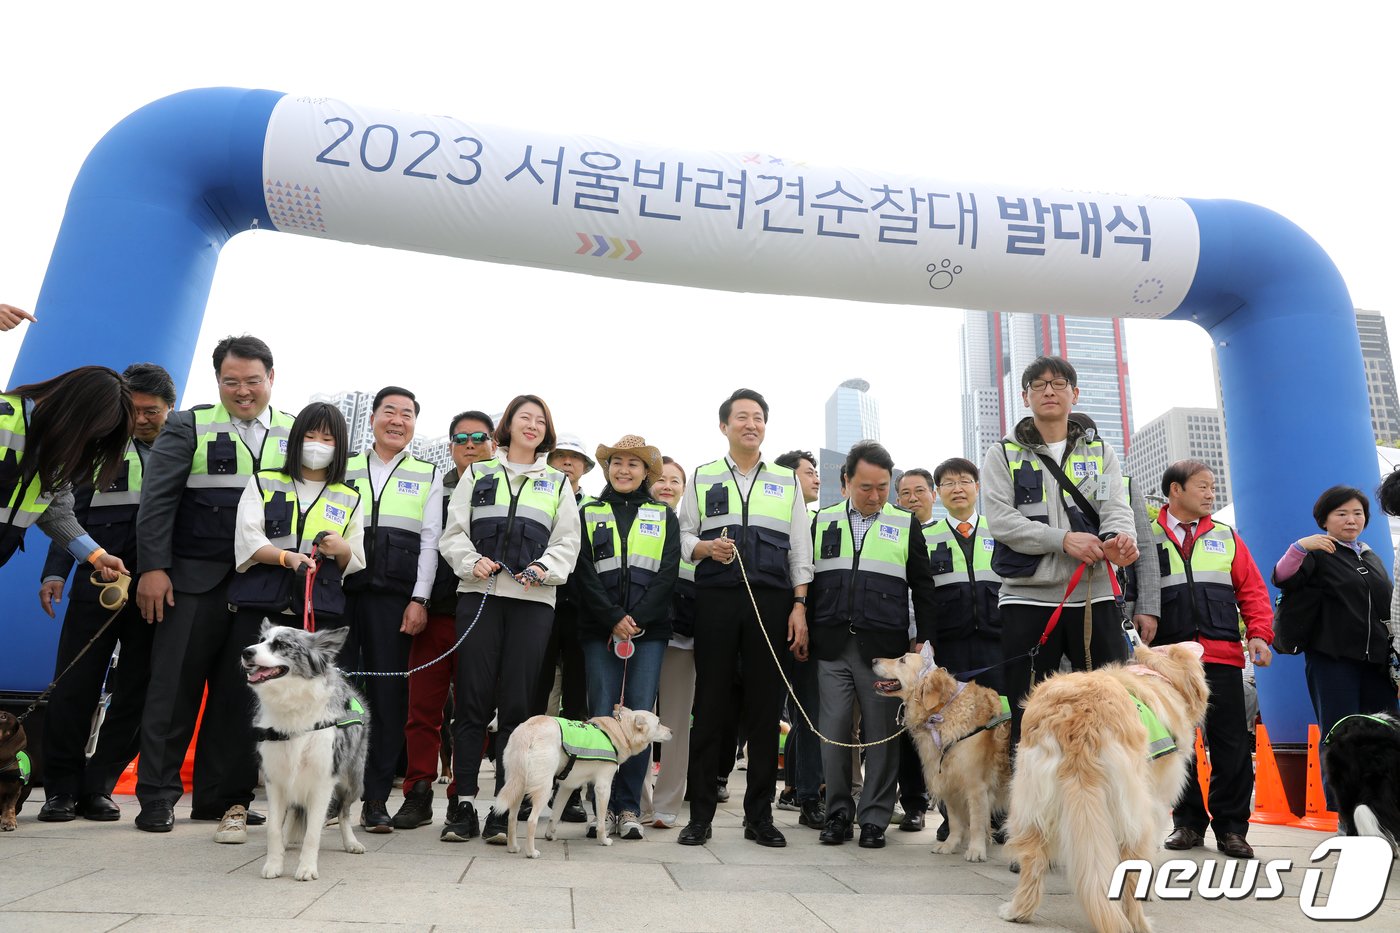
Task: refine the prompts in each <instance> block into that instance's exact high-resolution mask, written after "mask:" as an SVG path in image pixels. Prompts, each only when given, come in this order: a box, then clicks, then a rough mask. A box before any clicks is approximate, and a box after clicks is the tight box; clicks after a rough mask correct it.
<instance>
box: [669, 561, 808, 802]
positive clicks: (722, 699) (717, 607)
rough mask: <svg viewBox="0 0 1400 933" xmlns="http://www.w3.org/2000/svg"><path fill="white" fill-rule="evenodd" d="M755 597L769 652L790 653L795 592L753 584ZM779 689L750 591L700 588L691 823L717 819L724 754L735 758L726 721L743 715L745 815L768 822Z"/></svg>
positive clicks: (773, 783) (775, 761) (774, 770)
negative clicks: (739, 692) (737, 681)
mask: <svg viewBox="0 0 1400 933" xmlns="http://www.w3.org/2000/svg"><path fill="white" fill-rule="evenodd" d="M754 597H755V599H756V600H757V602H758V609H759V613H760V615H761V618H762V621H763V629H764V630H765V631H766V632H767V633H768V637H769V638H770V639H771V640H772V642H773V647H774V649H775V650H777V651H778V652H784V651H787V650H788V649H787V619H788V613H789V612H790V611H791V609H792V593H791V592H790V591H789V590H786V589H776V588H773V587H757V586H756V587H754ZM741 662H742V666H741V667H740V664H741ZM736 668H738V669H739V670H740V671H741V674H742V677H743V683H744V702H743V708H742V710H740V709H738V708H737V706H736V704H735V695H734V686H733V685H734V677H735V671H736ZM782 692H783V681H782V678H781V677H780V676H779V674H778V668H777V666H776V665H775V664H774V663H773V657H772V655H771V654H770V653H769V650H768V645H767V643H765V641H764V639H763V634H762V632H760V631H759V628H758V625H757V624H755V621H754V614H753V605H752V604H751V603H750V602H749V595H748V592H747V590H745V589H744V588H743V587H742V586H740V587H725V588H722V589H721V588H713V587H706V588H701V589H700V590H699V591H698V593H697V594H696V607H695V726H694V728H693V729H692V730H691V733H690V774H689V778H688V783H689V788H690V818H691V819H692V820H694V821H697V822H701V823H708V822H710V821H712V820H713V819H714V815H715V807H716V806H717V804H718V802H719V801H718V797H717V795H716V790H717V786H716V785H717V781H718V779H719V775H720V773H721V759H722V757H723V756H728V757H729V758H730V760H731V764H732V759H733V757H734V744H733V740H732V739H731V738H729V736H732V735H733V732H732V731H731V730H730V729H729V728H728V726H729V725H730V724H731V723H733V722H734V721H735V720H736V719H737V718H739V717H740V715H741V714H742V718H743V727H742V729H741V732H742V734H743V735H745V736H746V737H747V739H748V743H749V754H748V769H749V773H748V790H747V791H746V792H745V793H744V816H745V818H746V819H748V820H749V821H750V822H762V821H764V820H770V819H772V817H773V791H774V790H775V789H776V787H777V781H778V710H779V707H780V705H781V702H782Z"/></svg>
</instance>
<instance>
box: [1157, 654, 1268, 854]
mask: <svg viewBox="0 0 1400 933" xmlns="http://www.w3.org/2000/svg"><path fill="white" fill-rule="evenodd" d="M1205 668H1206V684H1207V685H1208V686H1209V687H1210V706H1209V707H1207V708H1206V728H1205V733H1206V744H1207V745H1209V746H1210V800H1209V801H1206V800H1205V799H1204V797H1203V795H1202V794H1201V782H1200V779H1199V778H1198V777H1197V775H1196V766H1195V764H1194V763H1192V764H1190V765H1189V766H1188V767H1187V769H1186V773H1187V774H1188V775H1189V780H1188V781H1187V783H1186V789H1185V790H1183V791H1182V792H1181V799H1180V800H1178V801H1177V802H1176V807H1175V808H1174V809H1173V811H1172V824H1173V825H1174V826H1176V827H1177V828H1181V827H1185V828H1187V829H1194V830H1195V831H1196V832H1198V833H1203V832H1205V831H1206V823H1207V822H1209V823H1210V826H1211V829H1213V830H1214V831H1215V838H1216V839H1219V838H1220V836H1221V835H1222V834H1224V833H1239V834H1240V835H1241V836H1243V835H1246V834H1247V833H1248V832H1249V799H1250V796H1251V795H1252V794H1253V793H1254V766H1253V763H1252V762H1251V761H1250V757H1249V752H1250V747H1249V746H1250V744H1251V737H1250V734H1249V727H1248V725H1247V724H1246V723H1245V720H1244V670H1243V669H1242V668H1238V667H1234V666H1232V665H1229V664H1211V663H1209V662H1207V663H1206V665H1205ZM1194 741H1195V734H1194V733H1192V735H1190V736H1189V737H1187V739H1186V742H1187V745H1186V746H1184V747H1179V748H1177V750H1176V751H1175V752H1173V754H1178V755H1188V756H1191V757H1193V758H1194V756H1195V751H1194V750H1193V749H1192V748H1191V747H1190V746H1191V743H1193V742H1194ZM1207 811H1209V812H1207Z"/></svg>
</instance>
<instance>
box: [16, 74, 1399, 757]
mask: <svg viewBox="0 0 1400 933" xmlns="http://www.w3.org/2000/svg"><path fill="white" fill-rule="evenodd" d="M252 228H261V229H275V230H281V231H284V232H288V233H300V234H303V235H309V236H317V237H326V238H331V239H337V240H346V241H352V242H358V243H367V244H373V245H379V246H387V247H395V248H401V249H410V250H418V251H426V252H435V253H442V254H446V255H453V256H461V257H465V258H469V259H481V260H489V261H493V262H509V263H519V264H523V265H532V266H542V267H546V268H552V269H561V270H566V271H572V272H585V273H590V274H593V275H607V276H614V277H618V278H630V279H639V280H644V281H652V282H663V283H673V284H681V285H692V286H701V287H706V288H717V289H728V290H734V291H756V292H768V293H786V294H801V295H816V296H826V297H837V298H847V299H852V300H858V301H878V302H892V303H900V304H915V305H939V306H950V307H958V308H981V309H987V310H997V311H1038V312H1052V313H1074V314H1091V315H1102V316H1115V317H1141V318H1154V319H1174V320H1192V321H1195V322H1197V323H1198V324H1200V325H1201V326H1202V327H1204V328H1205V329H1206V330H1207V331H1209V333H1210V335H1211V337H1212V339H1213V340H1214V342H1215V345H1216V347H1217V349H1218V351H1219V357H1220V370H1221V379H1222V382H1223V390H1224V401H1225V415H1226V420H1227V423H1228V426H1229V427H1228V432H1229V442H1230V450H1231V460H1232V465H1233V471H1234V488H1235V489H1236V490H1238V500H1239V501H1238V512H1239V522H1240V524H1241V525H1242V526H1243V527H1244V528H1245V529H1246V530H1247V532H1248V540H1249V542H1250V544H1251V545H1252V548H1253V550H1254V551H1255V553H1256V554H1257V555H1258V557H1259V560H1260V561H1261V562H1262V563H1264V564H1265V566H1266V567H1267V564H1268V562H1269V561H1271V560H1272V559H1273V558H1274V557H1275V556H1276V555H1278V554H1281V553H1282V551H1283V549H1284V547H1285V546H1286V543H1287V542H1288V541H1289V540H1291V539H1293V538H1295V537H1296V536H1297V535H1298V534H1300V532H1302V531H1305V530H1307V528H1308V520H1309V515H1310V513H1311V504H1312V501H1313V499H1314V498H1315V497H1316V495H1317V494H1318V492H1319V491H1320V490H1321V489H1322V488H1324V487H1326V486H1328V485H1331V484H1333V483H1337V482H1346V483H1352V484H1355V485H1357V486H1359V487H1361V488H1363V489H1370V488H1372V487H1374V486H1375V483H1376V479H1377V470H1376V457H1375V448H1374V441H1373V438H1372V434H1371V425H1370V419H1369V417H1368V412H1369V406H1368V401H1367V393H1366V386H1365V382H1364V377H1363V370H1362V363H1361V352H1360V346H1359V342H1358V338H1357V333H1356V326H1355V319H1354V317H1353V314H1352V305H1351V300H1350V297H1349V295H1348V294H1347V289H1346V286H1345V284H1344V283H1343V281H1342V278H1341V276H1340V274H1339V273H1338V271H1337V269H1336V268H1335V266H1334V265H1333V264H1332V262H1331V260H1330V259H1329V258H1328V256H1327V254H1326V253H1325V252H1323V250H1322V249H1321V248H1320V247H1319V246H1318V245H1317V244H1316V243H1315V242H1314V241H1313V240H1312V239H1311V238H1309V237H1308V236H1307V234H1305V233H1304V232H1303V231H1302V230H1300V229H1298V228H1297V227H1296V226H1294V225H1293V224H1292V223H1290V222H1289V221H1288V220H1286V219H1284V218H1283V217H1281V216H1279V215H1278V214H1275V213H1273V212H1271V211H1268V210H1266V209H1264V208H1262V207H1257V206H1255V205H1252V204H1246V203H1242V202H1235V201H1200V200H1184V199H1175V198H1158V197H1152V198H1144V197H1130V196H1120V195H1105V194H1096V193H1084V192H1066V191H1045V190H1025V189H1018V188H1014V187H1003V188H995V187H974V186H967V185H960V184H956V183H952V182H948V181H945V180H939V179H935V178H912V177H903V176H898V175H891V174H885V173H880V172H873V171H866V170H859V169H852V168H832V167H821V166H815V165H808V164H806V163H805V162H800V161H792V160H789V159H782V158H778V157H775V156H772V155H769V154H765V153H741V154H727V153H718V152H691V151H681V150H676V149H670V148H664V147H649V148H644V147H635V146H623V145H618V144H616V143H612V142H609V141H606V140H602V139H597V138H593V137H587V136H562V135H558V134H551V133H543V132H539V133H535V132H522V131H518V130H510V129H503V128H500V127H494V126H483V125H477V124H472V123H466V122H463V121H460V120H456V119H453V118H450V117H442V116H426V115H421V114H412V113H404V112H399V111H390V110H383V109H376V108H367V107H357V106H353V105H350V104H347V103H345V102H342V101H338V100H333V99H328V98H319V97H293V96H289V95H284V94H281V93H278V92H273V91H266V90H244V89H235V88H215V89H203V90H191V91H186V92H182V93H179V94H175V95H173V96H170V97H167V98H164V99H162V100H158V101H155V102H154V103H151V104H149V105H148V106H146V107H143V108H142V109H140V110H138V111H137V112H135V113H133V114H132V115H131V116H130V117H128V118H127V119H125V120H123V121H122V122H121V123H119V124H118V125H117V126H116V127H114V128H113V129H112V130H111V131H110V132H109V133H107V135H106V136H105V137H104V138H103V139H102V140H101V142H99V143H98V144H97V146H96V147H95V148H94V149H93V151H92V153H91V155H90V156H89V157H88V159H87V161H86V163H85V164H84V166H83V169H82V171H81V173H80V174H79V176H78V179H77V181H76V182H75V183H74V186H73V191H72V194H71V196H70V198H69V202H68V209H67V213H66V215H65V217H64V220H63V225H62V228H61V230H60V232H59V236H58V241H57V244H56V245H55V247H54V252H53V257H52V260H51V262H50V265H49V269H48V273H47V277H46V278H45V280H44V285H43V290H42V293H41V294H40V297H39V306H38V310H39V311H40V312H41V313H42V319H43V321H44V326H42V327H36V328H31V329H29V331H28V333H27V335H26V338H25V344H24V347H23V350H22V352H21V354H20V356H19V360H18V362H17V364H16V367H15V371H14V375H13V376H12V380H11V382H12V384H18V383H20V382H25V381H29V380H31V379H35V378H40V377H45V376H48V375H51V374H53V373H55V372H58V371H61V370H64V369H68V368H70V367H72V366H75V365H78V364H80V363H91V362H100V363H105V364H107V365H110V366H113V367H115V368H118V369H120V368H122V367H124V366H125V365H127V364H128V363H130V362H132V361H134V360H137V359H155V360H156V361H158V362H161V363H163V364H165V365H166V366H167V367H168V368H169V369H170V370H171V371H172V372H176V373H183V372H185V371H186V368H187V367H188V365H189V361H190V359H191V357H192V355H193V353H194V349H195V341H196V338H197V335H198V332H199V326H200V319H201V315H202V312H203V308H204V306H205V303H206V301H207V298H208V294H209V288H210V283H211V280H212V278H213V274H214V267H215V263H216V262H217V259H218V255H219V249H220V248H221V247H222V246H223V244H224V243H225V242H227V241H228V239H229V238H230V237H232V236H234V235H235V234H237V233H240V232H242V231H244V230H248V229H252ZM114 311H115V312H116V313H113V312H114ZM142 318H144V319H147V320H151V319H154V321H155V322H158V323H159V326H158V327H150V326H143V327H141V328H139V329H138V328H116V329H114V328H112V327H111V326H110V322H111V321H113V320H122V319H128V320H132V319H142ZM1305 373H1306V374H1309V375H1311V376H1312V377H1313V379H1312V380H1311V381H1304V380H1302V379H1301V378H1300V377H1302V376H1303V375H1304V374H1305ZM1183 377H1184V378H1195V379H1208V378H1209V374H1208V373H1207V372H1204V371H1202V370H1200V369H1199V368H1197V369H1195V370H1193V371H1192V372H1190V373H1183ZM1384 530H1385V524H1384V522H1379V523H1375V524H1374V525H1373V526H1372V528H1371V529H1370V530H1368V532H1367V536H1366V539H1367V541H1369V543H1370V544H1371V545H1372V546H1373V547H1375V548H1376V549H1377V550H1378V551H1380V552H1381V554H1382V556H1383V557H1385V558H1386V559H1387V560H1388V559H1389V555H1390V551H1391V547H1390V541H1389V539H1388V536H1387V535H1386V534H1385V533H1384ZM43 541H44V539H43V538H42V536H38V535H36V536H34V537H32V538H31V542H30V554H29V557H28V559H27V561H25V562H23V563H17V565H16V566H12V567H11V568H10V569H9V571H8V572H6V573H5V574H4V576H3V578H0V586H3V588H4V591H5V596H6V598H5V605H7V606H9V607H10V610H9V614H10V617H11V619H12V622H11V624H10V626H9V629H10V632H9V633H7V640H9V643H10V644H11V645H15V644H16V643H17V642H16V641H15V639H16V637H17V636H18V638H19V641H18V643H19V644H20V645H21V647H22V648H23V649H24V650H20V651H17V652H16V651H7V652H0V691H7V692H13V691H24V690H38V689H40V688H42V687H43V685H44V684H45V683H47V681H48V677H49V676H50V674H49V667H48V659H49V658H51V657H52V646H53V643H54V641H55V639H56V638H57V635H56V633H57V626H55V625H53V624H52V623H51V622H49V621H48V620H47V619H44V618H42V617H41V616H40V614H39V610H38V608H37V606H36V605H35V603H36V599H35V595H34V594H35V589H36V584H37V580H38V574H37V569H38V561H37V559H36V556H37V553H38V552H42V550H43ZM28 607H32V609H31V608H28ZM1259 685H1260V693H1261V701H1262V704H1263V707H1264V713H1265V717H1266V719H1267V720H1268V722H1269V730H1270V734H1271V735H1272V736H1273V737H1274V738H1275V740H1279V741H1285V742H1301V741H1303V740H1304V730H1305V724H1306V723H1307V722H1308V721H1310V720H1311V718H1312V713H1311V710H1310V707H1309V704H1308V701H1307V695H1306V691H1305V690H1304V687H1303V674H1302V665H1301V663H1300V662H1299V661H1298V660H1297V659H1295V658H1284V659H1281V661H1280V662H1279V663H1278V666H1277V667H1276V668H1274V669H1273V670H1271V671H1269V672H1267V673H1264V674H1263V675H1262V676H1260V678H1259Z"/></svg>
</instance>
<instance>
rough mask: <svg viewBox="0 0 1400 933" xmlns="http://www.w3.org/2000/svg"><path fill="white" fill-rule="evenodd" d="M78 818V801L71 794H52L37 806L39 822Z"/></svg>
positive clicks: (66, 820) (64, 821) (61, 821)
mask: <svg viewBox="0 0 1400 933" xmlns="http://www.w3.org/2000/svg"><path fill="white" fill-rule="evenodd" d="M77 818H78V801H77V799H76V798H74V796H73V795H72V794H54V795H53V796H52V797H50V798H49V799H48V800H45V801H44V805H43V806H42V807H40V808H39V822H40V823H67V822H69V821H71V820H76V819H77Z"/></svg>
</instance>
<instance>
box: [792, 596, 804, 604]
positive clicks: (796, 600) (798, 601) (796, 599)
mask: <svg viewBox="0 0 1400 933" xmlns="http://www.w3.org/2000/svg"><path fill="white" fill-rule="evenodd" d="M792 604H793V605H794V606H805V605H807V597H806V596H794V597H793V598H792Z"/></svg>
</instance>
